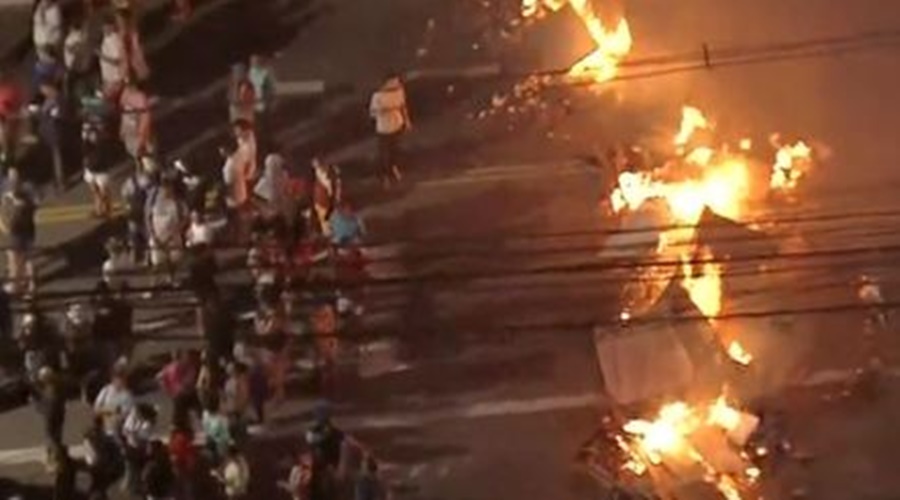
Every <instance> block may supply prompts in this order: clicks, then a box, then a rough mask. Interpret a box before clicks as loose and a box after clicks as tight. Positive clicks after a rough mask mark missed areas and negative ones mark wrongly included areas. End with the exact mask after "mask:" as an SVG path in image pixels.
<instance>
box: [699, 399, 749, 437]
mask: <svg viewBox="0 0 900 500" xmlns="http://www.w3.org/2000/svg"><path fill="white" fill-rule="evenodd" d="M706 422H707V423H708V424H709V425H715V426H718V427H721V428H722V429H725V430H726V431H733V430H735V429H737V428H738V426H739V425H741V412H740V411H738V410H736V409H735V408H732V407H731V406H729V405H728V401H726V399H725V396H719V399H717V400H716V402H715V403H713V404H712V405H711V406H710V407H709V412H708V413H707V417H706Z"/></svg>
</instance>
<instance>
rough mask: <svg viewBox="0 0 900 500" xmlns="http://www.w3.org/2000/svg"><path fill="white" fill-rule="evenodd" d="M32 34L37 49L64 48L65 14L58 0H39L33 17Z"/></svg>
mask: <svg viewBox="0 0 900 500" xmlns="http://www.w3.org/2000/svg"><path fill="white" fill-rule="evenodd" d="M31 35H32V39H33V41H34V48H35V50H37V51H39V52H40V51H44V50H47V49H50V50H57V49H60V48H62V42H63V15H62V7H60V5H59V2H58V0H38V2H37V4H36V5H35V8H34V17H33V18H32V28H31Z"/></svg>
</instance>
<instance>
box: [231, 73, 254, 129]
mask: <svg viewBox="0 0 900 500" xmlns="http://www.w3.org/2000/svg"><path fill="white" fill-rule="evenodd" d="M256 100H257V96H256V93H255V92H254V91H253V83H252V82H251V81H250V77H249V73H248V70H247V65H246V64H243V63H239V64H235V65H234V66H232V67H231V80H230V82H229V83H228V120H229V121H230V122H231V123H235V122H237V121H246V122H247V123H248V124H249V125H251V126H252V124H253V118H254V117H255V116H256V102H257V101H256Z"/></svg>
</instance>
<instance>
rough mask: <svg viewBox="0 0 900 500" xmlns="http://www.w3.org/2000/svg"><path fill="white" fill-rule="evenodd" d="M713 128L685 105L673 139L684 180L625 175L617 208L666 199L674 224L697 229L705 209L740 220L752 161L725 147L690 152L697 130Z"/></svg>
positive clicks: (657, 173)
mask: <svg viewBox="0 0 900 500" xmlns="http://www.w3.org/2000/svg"><path fill="white" fill-rule="evenodd" d="M710 127H711V122H710V121H709V120H708V119H707V118H706V117H705V116H704V115H703V113H702V112H700V110H698V109H697V108H694V107H691V106H685V107H684V108H683V109H682V119H681V127H680V129H679V131H678V133H677V134H676V135H675V138H674V141H673V142H674V144H675V146H676V153H678V154H679V155H680V159H681V161H680V165H679V168H678V170H679V172H678V174H680V175H679V177H681V178H680V179H678V180H666V179H663V178H662V177H663V176H664V174H665V173H666V172H665V170H664V169H658V170H656V171H652V172H623V173H622V174H621V175H620V176H619V183H618V186H617V187H616V189H615V190H614V191H613V194H612V200H611V201H612V208H613V210H614V211H616V212H620V211H622V210H624V209H628V210H638V209H639V208H640V207H641V205H643V203H644V202H645V201H647V200H650V199H654V198H657V199H663V200H665V202H666V204H667V206H668V208H669V210H670V212H671V216H672V219H673V220H672V221H671V222H672V223H673V225H674V224H677V225H686V226H693V225H695V224H696V223H697V221H698V220H699V218H700V215H701V214H702V213H703V209H704V208H705V207H709V208H710V209H711V210H713V211H714V212H716V213H717V214H719V215H721V216H723V217H729V218H732V219H739V218H740V217H741V216H742V214H743V212H744V208H745V205H746V202H747V200H748V196H749V195H748V192H749V187H750V169H749V164H748V161H747V160H746V159H745V158H743V157H742V156H738V155H734V154H731V153H730V152H728V151H727V150H726V148H721V149H719V150H716V149H714V148H712V147H710V146H705V145H701V146H696V147H694V148H692V149H690V150H687V149H686V147H687V145H688V144H690V142H691V140H692V138H693V136H694V134H695V132H696V131H698V130H701V129H709V128H710ZM679 151H680V152H679Z"/></svg>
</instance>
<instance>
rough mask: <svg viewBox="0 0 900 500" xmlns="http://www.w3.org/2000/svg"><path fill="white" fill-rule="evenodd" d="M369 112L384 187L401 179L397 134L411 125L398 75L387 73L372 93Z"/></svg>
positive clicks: (398, 137)
mask: <svg viewBox="0 0 900 500" xmlns="http://www.w3.org/2000/svg"><path fill="white" fill-rule="evenodd" d="M369 115H370V116H371V117H372V118H373V119H374V120H375V133H376V134H377V136H378V153H379V155H378V156H379V163H380V165H379V166H380V169H381V180H382V183H383V184H384V185H385V187H389V186H390V185H391V184H392V183H394V182H399V181H400V178H401V174H400V165H399V158H398V155H399V152H400V136H401V135H402V134H403V133H404V132H406V131H407V130H409V129H410V128H411V127H412V123H411V121H410V119H409V110H408V109H407V106H406V90H405V89H404V88H403V82H401V81H400V77H399V76H396V75H390V76H388V78H387V79H386V80H385V82H384V84H382V86H381V87H380V88H379V89H378V90H376V91H375V93H374V94H372V99H371V101H370V103H369Z"/></svg>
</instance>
